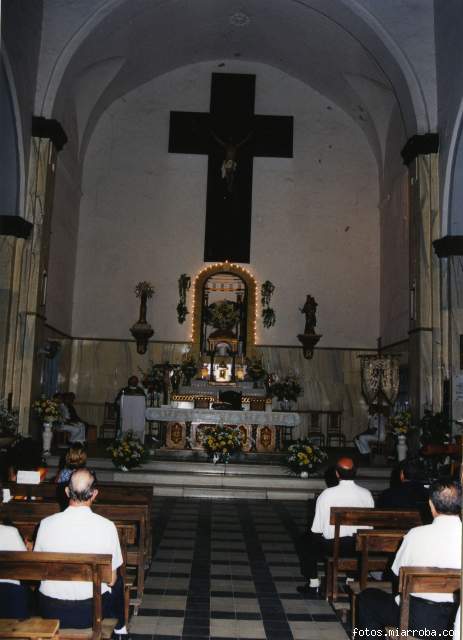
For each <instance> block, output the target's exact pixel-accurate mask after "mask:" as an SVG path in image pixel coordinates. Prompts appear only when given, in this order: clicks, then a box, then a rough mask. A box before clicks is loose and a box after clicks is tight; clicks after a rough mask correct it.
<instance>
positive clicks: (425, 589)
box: [399, 567, 461, 637]
mask: <svg viewBox="0 0 463 640" xmlns="http://www.w3.org/2000/svg"><path fill="white" fill-rule="evenodd" d="M460 582H461V571H460V569H437V568H435V567H401V568H400V573H399V593H400V594H401V596H400V623H399V624H400V627H399V634H400V633H402V631H405V630H406V629H408V626H409V620H410V594H412V593H455V592H456V591H458V590H459V589H460ZM402 637H403V636H402Z"/></svg>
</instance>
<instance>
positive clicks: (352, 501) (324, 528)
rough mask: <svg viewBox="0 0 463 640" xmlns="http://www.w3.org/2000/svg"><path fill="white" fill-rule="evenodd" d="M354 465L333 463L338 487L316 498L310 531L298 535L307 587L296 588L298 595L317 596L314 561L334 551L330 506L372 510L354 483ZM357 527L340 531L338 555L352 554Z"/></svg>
mask: <svg viewBox="0 0 463 640" xmlns="http://www.w3.org/2000/svg"><path fill="white" fill-rule="evenodd" d="M355 472H356V469H355V466H354V462H353V460H352V459H351V458H340V459H339V460H338V461H337V463H336V477H337V478H338V480H339V484H338V485H337V486H333V487H329V488H328V489H325V490H324V491H323V492H322V493H321V494H320V495H319V496H318V499H317V503H316V505H315V516H314V519H313V523H312V529H311V531H310V532H309V533H306V534H304V535H303V536H301V537H300V538H299V540H298V542H297V544H296V547H297V552H298V554H299V560H300V564H301V573H302V575H303V576H304V577H305V578H306V580H307V584H305V585H304V586H300V587H297V590H298V591H299V593H303V594H307V595H308V596H309V597H314V598H316V597H317V591H318V587H319V586H320V581H319V579H318V573H317V562H318V561H319V560H323V558H324V557H325V556H326V555H329V554H331V553H332V551H333V539H334V526H333V525H330V512H331V507H365V508H370V507H374V506H375V505H374V501H373V496H372V495H371V493H370V492H369V491H368V489H364V488H363V487H360V486H359V485H357V484H355V482H354V480H353V479H354V477H355ZM358 528H360V527H345V526H341V528H340V545H339V549H340V554H341V555H342V556H353V555H355V533H356V531H357V529H358Z"/></svg>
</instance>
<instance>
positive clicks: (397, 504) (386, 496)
mask: <svg viewBox="0 0 463 640" xmlns="http://www.w3.org/2000/svg"><path fill="white" fill-rule="evenodd" d="M422 477H423V473H422V469H421V465H420V462H419V460H416V459H407V460H404V461H403V462H400V463H399V465H398V469H396V470H395V471H394V473H393V477H392V478H391V486H390V487H389V489H385V490H384V491H382V492H381V493H380V494H379V496H378V498H377V500H376V506H377V507H378V508H379V509H394V508H395V509H419V510H420V512H421V516H422V519H423V522H431V521H432V516H431V512H430V510H429V492H428V490H427V489H426V488H425V487H424V485H423V482H422V481H421V478H422Z"/></svg>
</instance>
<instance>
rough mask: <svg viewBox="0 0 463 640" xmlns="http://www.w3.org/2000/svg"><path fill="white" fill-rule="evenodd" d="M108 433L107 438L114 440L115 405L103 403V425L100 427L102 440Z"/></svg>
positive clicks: (115, 425)
mask: <svg viewBox="0 0 463 640" xmlns="http://www.w3.org/2000/svg"><path fill="white" fill-rule="evenodd" d="M108 431H109V437H110V438H115V437H116V432H117V405H116V403H115V402H105V403H104V415H103V424H102V425H101V427H100V433H101V437H102V438H106V433H107V432H108Z"/></svg>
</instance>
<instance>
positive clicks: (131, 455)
mask: <svg viewBox="0 0 463 640" xmlns="http://www.w3.org/2000/svg"><path fill="white" fill-rule="evenodd" d="M108 451H109V452H110V454H111V459H112V461H113V464H114V466H115V467H116V468H117V469H121V471H128V470H129V469H133V468H134V467H139V466H140V465H141V464H143V462H145V461H146V460H147V458H148V452H147V450H146V449H145V447H144V446H143V444H142V443H141V441H140V440H139V439H138V438H136V437H135V436H134V434H133V431H127V433H126V434H124V436H123V437H122V438H119V439H117V440H115V441H114V442H113V444H112V445H111V446H110V447H108Z"/></svg>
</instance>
